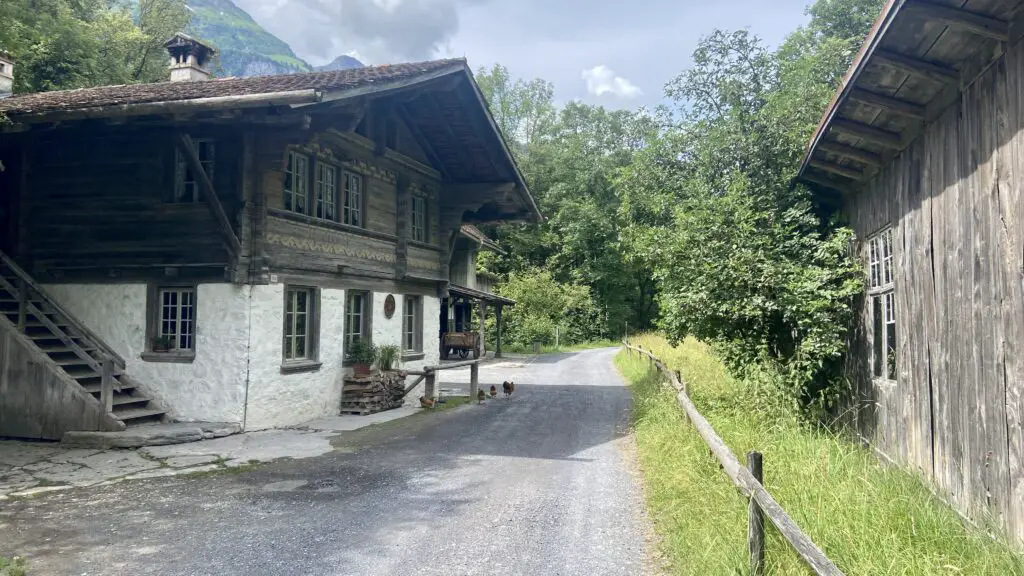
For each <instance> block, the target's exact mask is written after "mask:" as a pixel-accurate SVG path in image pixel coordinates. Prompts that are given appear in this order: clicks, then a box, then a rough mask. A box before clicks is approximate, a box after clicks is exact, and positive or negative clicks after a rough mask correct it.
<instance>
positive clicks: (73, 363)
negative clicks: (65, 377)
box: [50, 356, 96, 372]
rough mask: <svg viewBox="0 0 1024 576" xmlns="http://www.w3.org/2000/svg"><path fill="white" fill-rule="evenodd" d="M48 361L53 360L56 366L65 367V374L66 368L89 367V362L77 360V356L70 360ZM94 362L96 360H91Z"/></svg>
mask: <svg viewBox="0 0 1024 576" xmlns="http://www.w3.org/2000/svg"><path fill="white" fill-rule="evenodd" d="M50 359H51V360H53V361H54V362H55V363H56V364H57V365H58V366H62V367H65V368H64V371H65V372H66V371H67V367H68V366H88V365H89V362H87V361H86V360H83V359H81V358H79V357H78V356H74V357H72V358H50ZM95 360H96V359H95V358H93V361H95Z"/></svg>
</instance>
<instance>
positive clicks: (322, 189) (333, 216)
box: [316, 161, 338, 220]
mask: <svg viewBox="0 0 1024 576" xmlns="http://www.w3.org/2000/svg"><path fill="white" fill-rule="evenodd" d="M337 199H338V169H337V168H335V167H334V166H331V165H330V164H326V163H324V162H320V161H317V163H316V217H317V218H323V219H325V220H337V219H338V216H337V205H338V202H337Z"/></svg>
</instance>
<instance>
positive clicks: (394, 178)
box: [341, 159, 398, 184]
mask: <svg viewBox="0 0 1024 576" xmlns="http://www.w3.org/2000/svg"><path fill="white" fill-rule="evenodd" d="M341 165H342V166H344V167H345V168H346V169H347V170H352V171H353V172H359V173H361V174H365V175H367V176H372V177H374V178H378V179H380V180H383V181H384V182H387V183H389V184H395V183H396V182H398V175H397V174H395V173H394V172H392V171H391V170H387V169H384V168H381V167H380V166H374V165H373V164H370V163H369V162H367V161H366V160H359V159H355V160H348V161H346V162H342V164H341Z"/></svg>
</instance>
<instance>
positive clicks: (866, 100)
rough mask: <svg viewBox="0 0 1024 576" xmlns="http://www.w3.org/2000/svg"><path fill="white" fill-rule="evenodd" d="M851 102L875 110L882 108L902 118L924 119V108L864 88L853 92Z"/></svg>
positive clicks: (855, 89) (851, 92)
mask: <svg viewBox="0 0 1024 576" xmlns="http://www.w3.org/2000/svg"><path fill="white" fill-rule="evenodd" d="M850 100H854V101H856V102H860V103H861V104H867V105H868V106H874V107H875V108H882V109H885V110H888V111H890V112H893V113H894V114H899V115H901V116H909V117H911V118H914V119H916V120H923V119H924V106H921V105H920V104H914V103H913V102H907V101H906V100H900V99H899V98H893V97H892V96H886V95H885V94H878V93H876V92H869V91H867V90H864V89H862V88H854V89H853V90H851V91H850Z"/></svg>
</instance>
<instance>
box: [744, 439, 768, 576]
mask: <svg viewBox="0 0 1024 576" xmlns="http://www.w3.org/2000/svg"><path fill="white" fill-rule="evenodd" d="M747 469H748V470H750V475H751V476H753V477H754V479H755V480H757V481H758V483H761V482H762V468H761V453H760V452H755V451H753V450H752V451H750V452H747ZM747 544H748V547H749V549H750V573H751V574H752V575H753V576H762V575H763V574H764V516H763V515H762V514H761V506H760V505H758V503H757V500H755V499H754V498H751V499H750V504H749V507H748V519H747Z"/></svg>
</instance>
